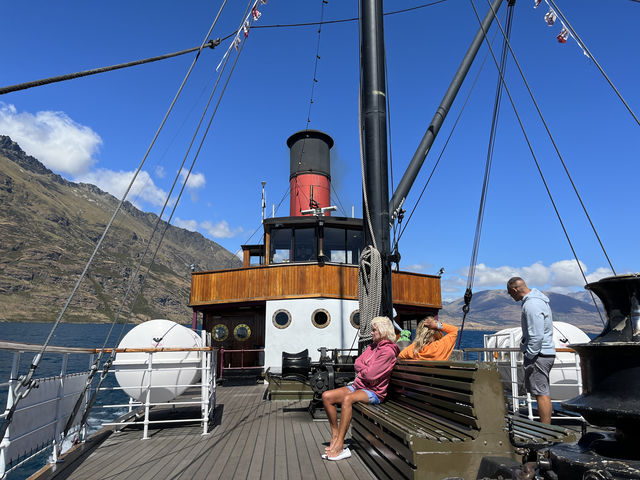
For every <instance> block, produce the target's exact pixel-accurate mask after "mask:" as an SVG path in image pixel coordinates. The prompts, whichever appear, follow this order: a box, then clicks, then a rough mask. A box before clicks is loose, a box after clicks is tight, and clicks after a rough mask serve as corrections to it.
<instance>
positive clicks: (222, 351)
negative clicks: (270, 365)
mask: <svg viewBox="0 0 640 480" xmlns="http://www.w3.org/2000/svg"><path fill="white" fill-rule="evenodd" d="M245 352H246V353H255V352H261V353H262V358H264V348H247V349H233V350H232V349H227V348H220V380H222V377H223V374H224V371H225V370H227V371H229V370H245V369H247V368H262V367H263V366H264V362H258V363H259V364H262V365H248V366H246V367H245V365H244V354H245ZM228 353H240V366H239V367H232V366H231V363H229V366H228V367H225V366H224V365H225V364H224V356H225V354H228Z"/></svg>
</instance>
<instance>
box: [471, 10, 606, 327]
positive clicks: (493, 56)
mask: <svg viewBox="0 0 640 480" xmlns="http://www.w3.org/2000/svg"><path fill="white" fill-rule="evenodd" d="M469 1H470V3H471V6H472V7H473V11H474V13H475V15H476V19H477V20H478V22H479V23H480V26H481V28H482V21H481V20H480V16H479V15H478V11H477V10H476V7H475V4H474V3H473V0H469ZM483 35H484V38H485V40H486V38H487V33H486V32H485V31H484V29H483ZM487 45H489V42H488V41H487ZM489 50H490V52H491V57H492V58H493V61H494V63H495V64H496V67H497V65H498V61H497V60H496V57H495V55H494V53H493V48H492V47H491V45H489ZM499 73H500V72H499ZM500 78H501V81H502V83H503V84H504V89H505V92H507V95H508V96H509V102H510V103H511V107H512V108H513V111H514V113H515V115H516V118H517V119H518V124H519V126H520V129H521V130H522V134H523V135H524V138H525V141H526V143H527V147H528V148H529V151H530V152H531V157H532V158H533V161H534V163H535V165H536V169H537V170H538V174H539V175H540V178H541V180H542V183H543V185H544V188H545V190H546V192H547V196H548V197H549V200H550V201H551V205H552V206H553V210H554V212H555V214H556V216H557V217H558V221H559V222H560V226H561V227H562V231H563V233H564V236H565V238H566V239H567V243H568V244H569V247H570V249H571V252H572V253H573V256H574V258H575V259H576V263H577V264H578V268H579V269H580V273H581V274H582V278H583V279H584V281H585V284H586V283H588V282H587V277H586V275H585V273H584V269H583V268H582V265H581V264H580V261H579V260H578V255H577V253H576V251H575V248H574V246H573V242H571V238H570V237H569V233H568V232H567V229H566V227H565V225H564V222H563V221H562V217H561V216H560V212H559V210H558V207H557V205H556V202H555V200H554V199H553V195H552V194H551V190H550V189H549V185H548V184H547V181H546V178H545V176H544V174H543V172H542V167H540V163H539V162H538V158H537V157H536V154H535V152H534V150H533V146H532V145H531V141H530V140H529V136H528V135H527V132H526V130H525V128H524V124H523V123H522V118H521V117H520V113H519V112H518V109H517V108H516V106H515V102H514V100H513V97H512V96H511V92H510V91H509V87H508V86H507V83H506V81H505V80H504V77H503V76H502V74H500ZM596 308H597V309H598V314H599V315H600V320H601V321H602V323H603V325H604V319H603V318H602V313H601V312H600V308H599V307H598V306H597V305H596Z"/></svg>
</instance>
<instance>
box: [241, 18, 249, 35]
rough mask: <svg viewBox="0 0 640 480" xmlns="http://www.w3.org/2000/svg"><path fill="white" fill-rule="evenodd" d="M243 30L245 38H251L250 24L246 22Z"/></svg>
mask: <svg viewBox="0 0 640 480" xmlns="http://www.w3.org/2000/svg"><path fill="white" fill-rule="evenodd" d="M242 30H243V31H244V38H247V37H248V36H249V22H248V21H246V22H244V25H243V26H242Z"/></svg>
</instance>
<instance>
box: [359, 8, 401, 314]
mask: <svg viewBox="0 0 640 480" xmlns="http://www.w3.org/2000/svg"><path fill="white" fill-rule="evenodd" d="M382 13H383V12H382V0H360V29H361V31H360V35H361V44H360V109H361V120H360V122H361V123H360V128H361V132H360V135H361V139H362V154H363V157H364V183H363V195H364V196H365V199H364V200H365V201H364V202H363V219H364V244H365V247H366V246H370V245H371V246H373V245H375V246H376V247H377V250H378V251H379V252H380V256H381V260H382V292H381V295H382V299H381V306H380V314H381V315H386V316H388V317H390V318H391V317H392V309H393V297H392V289H391V262H390V258H389V256H390V245H391V241H390V235H389V210H388V208H389V180H388V167H387V108H386V85H385V52H384V31H383V16H382ZM367 205H368V207H369V208H368V210H367ZM369 220H370V222H371V224H370V225H371V228H369V227H368V221H369Z"/></svg>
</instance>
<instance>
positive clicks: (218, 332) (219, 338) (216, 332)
mask: <svg viewBox="0 0 640 480" xmlns="http://www.w3.org/2000/svg"><path fill="white" fill-rule="evenodd" d="M211 336H212V337H213V339H214V340H215V341H216V342H224V341H225V340H226V339H227V337H228V336H229V329H228V328H227V326H226V325H222V324H221V323H219V324H218V325H216V326H215V327H213V329H212V330H211Z"/></svg>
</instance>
